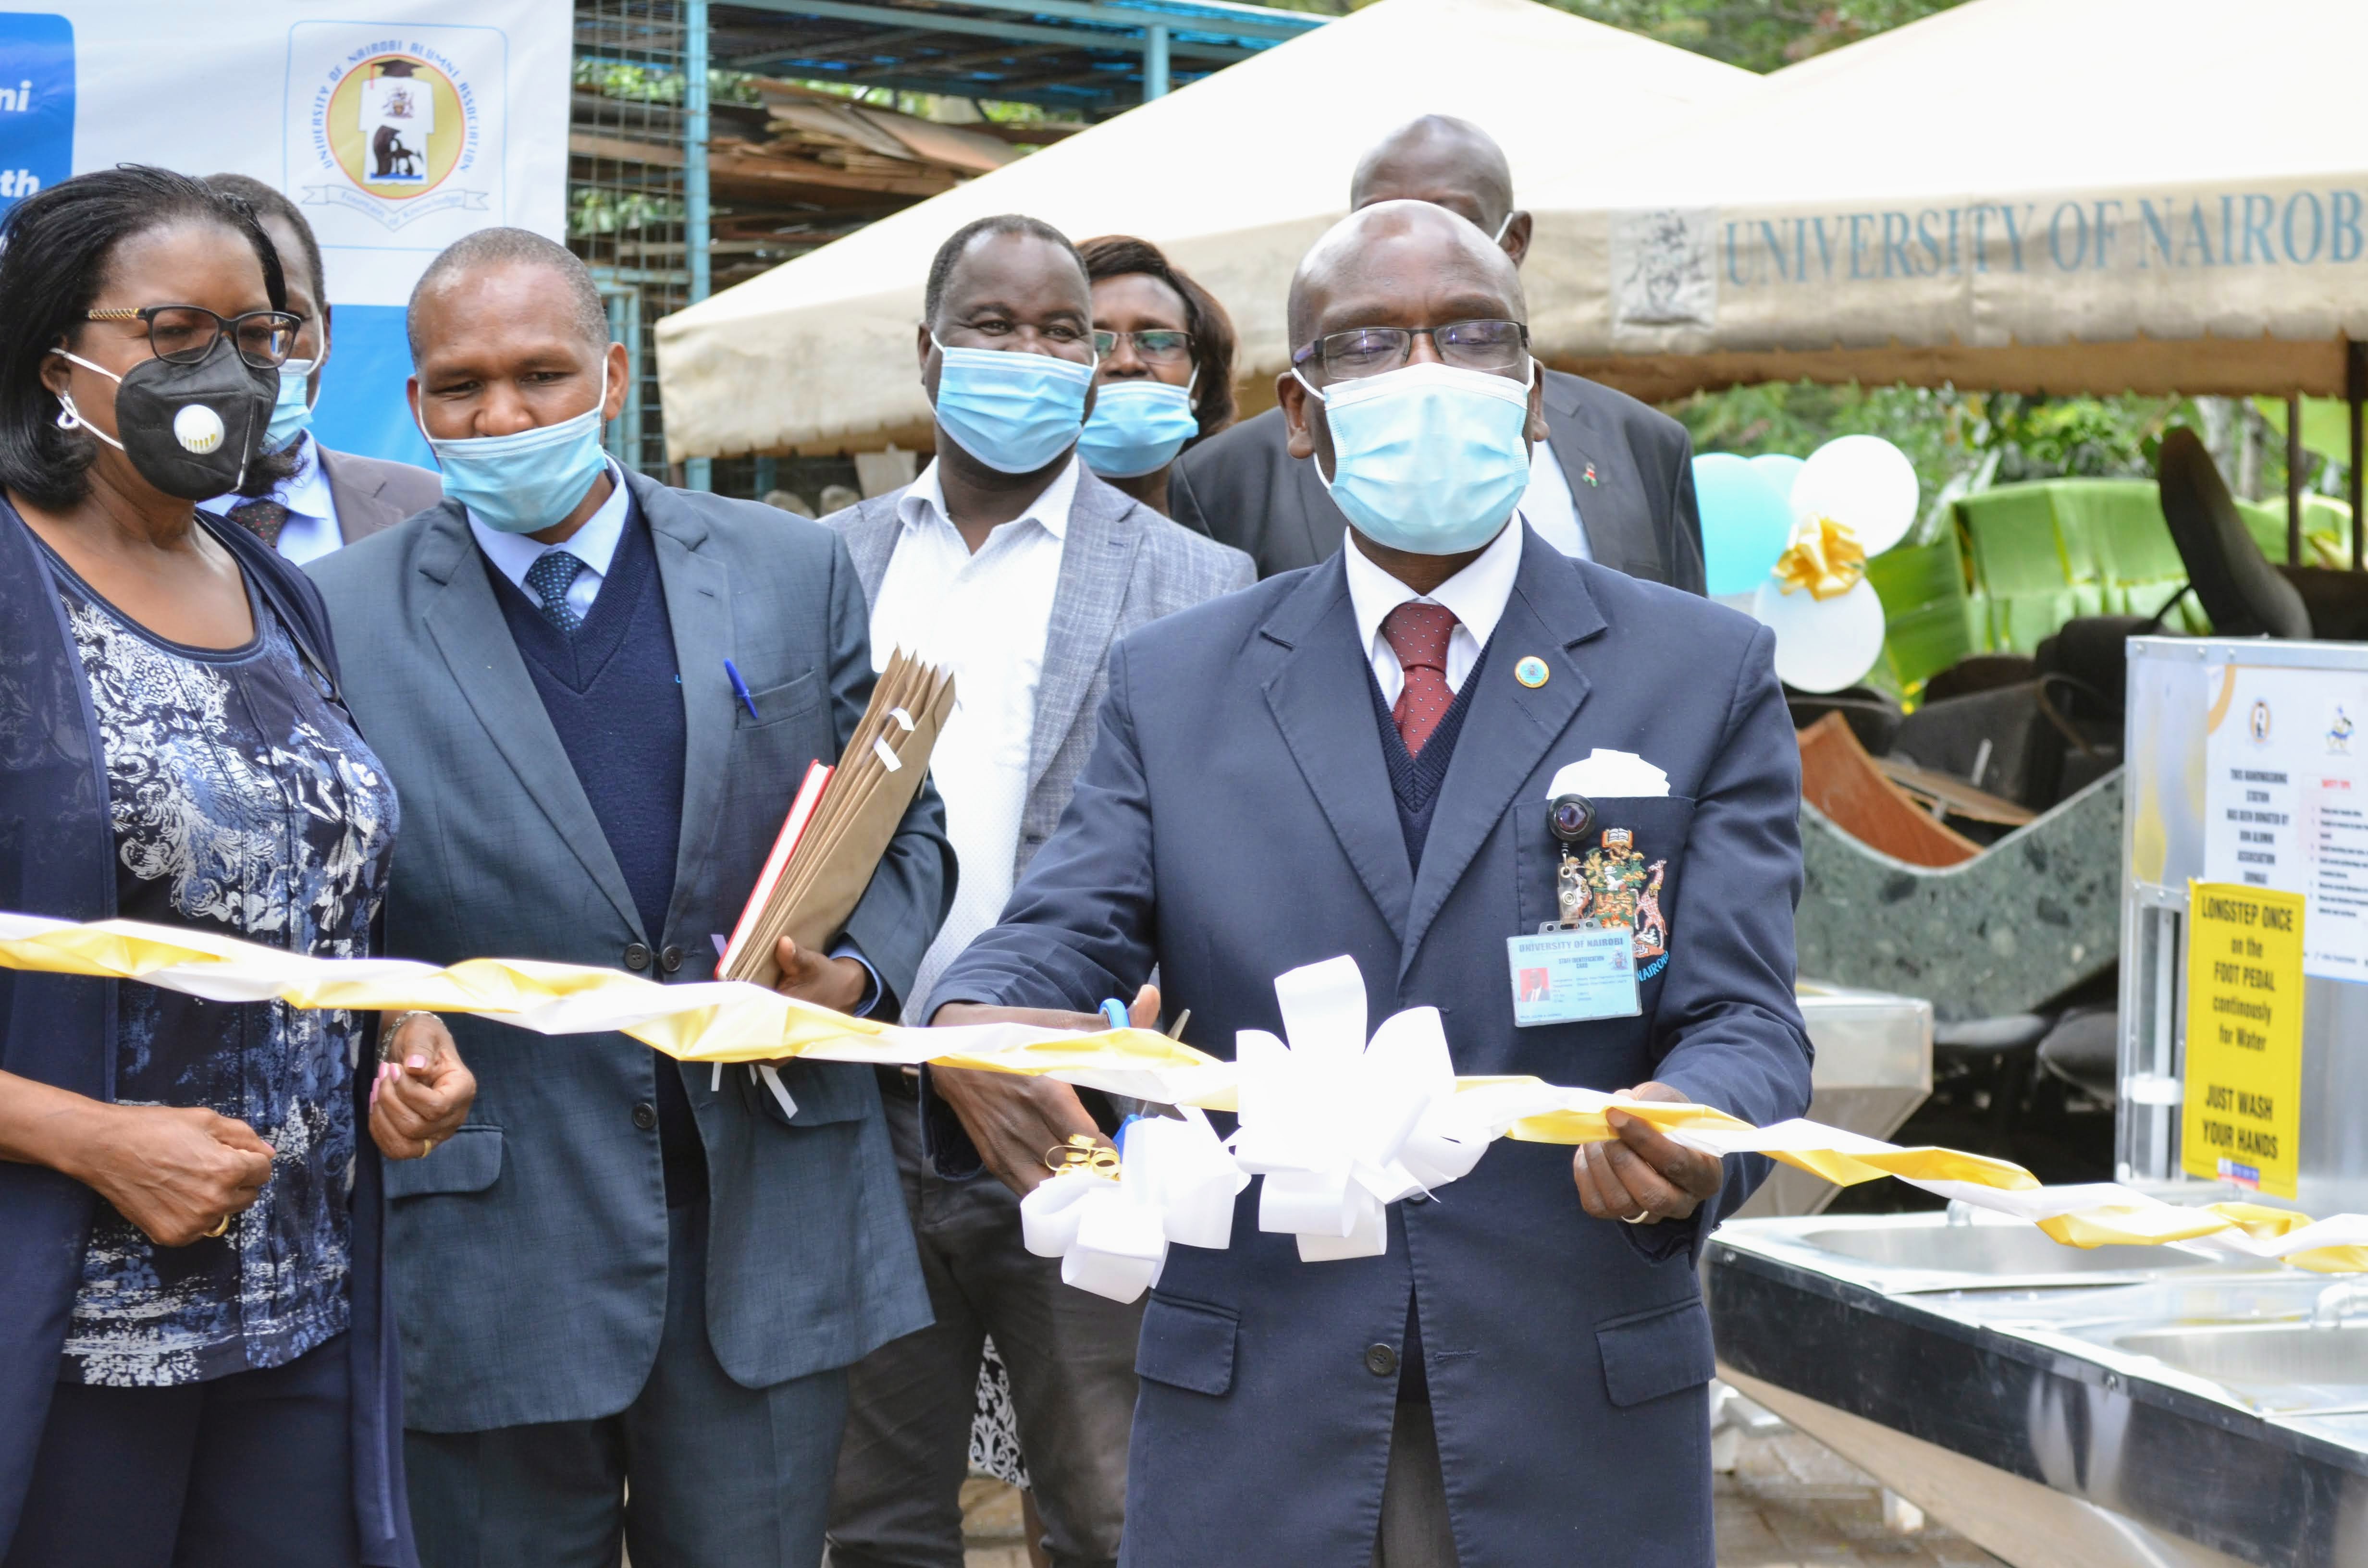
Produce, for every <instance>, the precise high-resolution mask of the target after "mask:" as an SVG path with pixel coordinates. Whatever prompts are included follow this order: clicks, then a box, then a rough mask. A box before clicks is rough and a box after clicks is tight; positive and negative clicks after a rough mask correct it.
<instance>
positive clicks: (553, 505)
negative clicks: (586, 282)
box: [419, 355, 609, 534]
mask: <svg viewBox="0 0 2368 1568" xmlns="http://www.w3.org/2000/svg"><path fill="white" fill-rule="evenodd" d="M608 401H609V360H608V357H607V356H606V355H603V356H602V357H601V360H600V395H599V396H598V397H596V398H594V399H593V400H592V406H591V407H589V408H587V409H586V410H585V411H584V412H583V413H581V414H579V415H576V416H575V418H573V419H563V420H561V421H560V422H559V423H558V424H556V425H538V426H535V427H534V428H533V429H531V430H521V431H519V432H518V434H517V435H515V436H472V437H467V438H465V439H461V440H453V441H439V440H438V439H437V438H436V437H433V436H429V435H428V434H427V430H426V429H425V428H423V429H421V431H420V432H419V433H420V435H422V436H423V437H427V445H428V447H429V449H432V450H433V451H434V452H435V454H436V462H437V465H438V467H440V468H441V469H443V471H444V494H446V495H447V496H448V497H450V499H452V500H454V501H458V502H459V503H461V505H462V506H466V507H467V508H469V512H470V515H471V516H472V517H475V518H476V519H477V521H479V522H481V523H483V524H484V525H485V526H486V527H487V528H494V529H496V530H497V531H499V532H502V533H506V534H539V533H541V531H542V530H543V529H545V528H555V527H557V526H558V525H559V524H560V523H562V522H564V521H565V520H566V517H567V514H568V513H570V512H573V511H574V510H575V508H576V506H577V505H578V504H579V503H581V502H582V501H583V499H584V496H585V494H586V492H588V491H589V490H590V489H591V488H592V482H593V481H594V480H596V479H598V478H599V477H600V471H601V469H602V468H603V467H604V466H606V464H607V462H608V460H607V459H606V458H605V457H603V456H602V455H601V452H600V410H601V408H602V407H603V406H604V405H605V404H606V403H608Z"/></svg>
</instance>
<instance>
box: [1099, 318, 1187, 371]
mask: <svg viewBox="0 0 2368 1568" xmlns="http://www.w3.org/2000/svg"><path fill="white" fill-rule="evenodd" d="M1121 343H1132V344H1133V345H1134V354H1135V358H1138V359H1141V360H1143V361H1144V363H1146V364H1151V365H1180V364H1182V363H1184V361H1185V360H1187V359H1190V358H1192V335H1191V334H1190V333H1189V332H1178V331H1177V330H1176V329H1175V328H1173V327H1166V326H1156V327H1153V328H1152V329H1151V330H1149V331H1148V332H1099V331H1098V332H1096V333H1095V334H1094V353H1095V354H1096V355H1097V356H1099V358H1104V359H1107V358H1110V356H1111V355H1113V354H1115V353H1117V352H1118V346H1119V345H1120V344H1121Z"/></svg>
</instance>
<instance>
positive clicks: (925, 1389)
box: [823, 217, 1256, 1568]
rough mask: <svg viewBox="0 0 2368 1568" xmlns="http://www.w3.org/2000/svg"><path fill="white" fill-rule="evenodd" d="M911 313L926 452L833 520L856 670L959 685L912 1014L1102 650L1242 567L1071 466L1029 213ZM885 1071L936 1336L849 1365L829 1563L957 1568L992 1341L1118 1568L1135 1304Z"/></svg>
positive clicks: (1098, 1552)
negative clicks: (1024, 1233)
mask: <svg viewBox="0 0 2368 1568" xmlns="http://www.w3.org/2000/svg"><path fill="white" fill-rule="evenodd" d="M926 312H927V316H928V321H927V324H925V325H924V327H923V328H922V331H921V334H920V336H919V340H918V347H919V355H920V361H921V379H922V382H923V384H924V385H925V386H927V387H928V391H929V396H930V402H931V403H932V405H933V406H935V407H936V408H937V410H938V444H937V446H938V455H937V457H936V459H935V460H933V461H932V462H931V463H930V464H929V466H928V468H926V469H924V470H922V472H921V473H920V475H919V477H917V478H916V479H915V480H914V482H913V483H911V484H909V485H907V486H905V488H903V489H901V490H897V491H894V492H892V493H891V494H886V495H881V496H875V497H873V498H872V499H871V500H867V501H864V502H861V503H860V504H859V505H857V506H850V507H848V508H847V509H846V510H844V511H842V512H839V513H837V514H835V515H834V516H832V517H825V518H824V519H823V521H824V523H825V526H826V527H829V528H836V529H837V530H838V532H839V533H840V534H841V536H843V537H844V538H845V540H846V541H847V548H848V554H849V555H850V556H851V557H852V558H853V560H854V562H855V570H856V574H857V575H858V576H859V577H860V579H861V581H862V584H863V588H864V592H865V594H866V595H867V596H868V597H869V598H870V601H871V647H872V657H873V658H874V659H875V660H885V659H886V658H887V657H888V656H889V654H890V653H891V652H892V651H893V650H894V649H895V648H897V647H898V646H900V645H901V646H904V647H907V648H916V649H918V650H920V651H923V652H925V653H929V654H930V655H932V656H933V657H936V658H938V659H940V660H943V661H947V662H950V663H951V664H952V665H954V668H955V676H954V690H955V697H956V701H957V704H958V706H957V710H956V712H955V714H954V717H953V719H952V720H951V722H949V723H948V725H947V727H946V731H945V733H944V734H943V735H942V736H941V737H940V738H939V742H938V746H937V750H936V752H935V753H934V754H933V756H932V757H931V759H930V772H931V775H932V777H933V778H935V779H936V781H937V784H938V788H939V792H940V793H941V794H942V795H943V796H944V798H945V802H946V824H947V829H948V833H949V835H950V836H951V838H952V839H953V842H954V851H955V854H956V856H957V858H958V859H959V861H960V864H961V869H962V875H961V879H960V882H959V885H958V888H957V891H956V893H955V897H954V906H953V913H952V914H951V915H950V916H949V917H948V919H947V921H946V924H945V926H944V928H943V929H942V930H941V931H940V932H939V936H938V939H937V941H936V943H935V944H934V945H933V946H932V947H931V948H930V949H929V952H928V956H927V957H925V958H924V959H923V960H922V961H921V968H920V973H919V974H918V975H917V976H916V978H915V980H914V983H913V985H912V987H911V988H910V989H909V990H907V991H906V992H905V995H906V996H907V997H912V998H916V999H917V998H919V997H923V996H926V995H928V992H929V987H930V983H931V982H932V981H933V979H934V978H935V976H936V975H937V973H938V971H940V970H941V969H943V968H944V967H945V965H946V964H947V963H948V962H949V961H950V960H951V959H952V958H953V957H954V956H955V955H956V954H958V953H960V952H961V951H962V949H963V948H964V947H965V946H967V945H968V944H969V942H970V940H971V938H972V937H975V936H977V935H978V934H979V933H980V932H981V931H984V930H985V929H986V928H987V927H989V926H993V925H994V924H995V922H996V918H997V917H998V916H999V915H1001V914H1002V910H1003V904H1004V902H1005V900H1006V899H1007V898H1008V897H1009V895H1010V892H1011V888H1012V884H1013V883H1014V881H1016V880H1017V879H1018V877H1019V873H1020V872H1021V871H1022V870H1023V869H1026V867H1027V865H1028V862H1029V861H1030V859H1031V858H1033V857H1034V855H1035V853H1036V850H1037V847H1038V846H1041V845H1042V844H1043V842H1044V841H1045V839H1046V838H1048V837H1050V836H1051V835H1052V832H1053V825H1054V824H1056V823H1057V822H1058V821H1059V820H1060V818H1061V815H1062V813H1063V812H1064V811H1065V810H1066V809H1067V807H1068V804H1069V793H1070V790H1071V787H1072V786H1073V785H1074V784H1075V782H1076V777H1077V773H1078V770H1079V769H1080V768H1082V767H1084V766H1085V761H1086V755H1087V752H1088V751H1089V750H1090V749H1091V746H1092V743H1093V734H1094V714H1095V712H1096V711H1097V710H1099V708H1100V706H1101V701H1102V696H1103V693H1104V692H1105V690H1106V689H1107V688H1108V686H1109V676H1108V674H1107V665H1108V661H1109V656H1110V644H1111V643H1112V642H1114V641H1115V640H1116V639H1117V638H1119V637H1121V636H1122V635H1124V634H1125V633H1127V632H1129V631H1133V630H1134V629H1135V628H1137V627H1139V626H1142V625H1144V624H1145V623H1147V622H1149V621H1153V620H1156V619H1159V618H1160V617H1161V616H1164V615H1167V614H1170V613H1172V612H1173V611H1176V610H1180V609H1185V608H1190V606H1193V605H1196V604H1199V603H1201V601H1203V600H1206V599H1210V598H1213V597H1216V596H1217V595H1219V594H1223V593H1227V592H1230V591H1231V590H1233V589H1235V588H1243V587H1247V586H1248V585H1250V584H1251V583H1252V582H1253V581H1255V579H1256V569H1255V568H1254V567H1253V565H1252V564H1251V562H1250V559H1249V557H1248V556H1247V555H1245V554H1243V553H1242V552H1241V551H1237V550H1233V549H1230V548H1228V547H1226V546H1224V545H1220V544H1217V543H1214V542H1212V541H1211V540H1206V539H1203V538H1201V537H1200V536H1199V535H1197V534H1194V533H1191V532H1190V531H1188V530H1187V529H1184V528H1178V526H1176V525H1175V524H1174V523H1171V522H1169V521H1168V520H1167V518H1165V517H1161V516H1160V515H1159V514H1158V513H1156V512H1155V511H1153V510H1151V509H1150V508H1148V507H1146V506H1143V505H1142V504H1141V503H1139V502H1137V501H1134V500H1133V499H1132V498H1131V497H1129V496H1127V495H1124V494H1121V493H1120V492H1119V491H1117V490H1115V489H1113V488H1111V487H1110V485H1107V484H1105V483H1102V482H1101V481H1100V480H1099V479H1097V478H1095V477H1094V476H1093V474H1092V473H1091V472H1088V471H1087V469H1086V467H1085V465H1084V464H1083V463H1082V462H1080V461H1079V460H1078V459H1077V456H1076V436H1077V430H1078V428H1079V427H1080V426H1081V425H1082V422H1083V419H1084V416H1085V415H1086V413H1087V411H1089V410H1090V408H1091V399H1090V393H1089V392H1087V390H1086V389H1087V381H1089V379H1090V369H1091V366H1092V364H1093V349H1092V339H1093V315H1092V291H1091V289H1090V287H1089V286H1088V284H1087V280H1086V271H1085V266H1084V264H1083V262H1081V261H1080V260H1079V259H1078V257H1077V253H1076V250H1075V248H1074V247H1072V246H1071V245H1070V244H1069V242H1068V241H1067V240H1066V239H1064V238H1063V237H1062V235H1061V234H1060V233H1058V232H1057V231H1055V230H1053V229H1051V228H1049V227H1047V226H1046V225H1044V224H1042V223H1040V222H1036V221H1034V220H1032V219H1027V218H1018V217H1007V218H988V219H984V220H981V221H980V222H976V223H973V224H971V225H969V226H968V227H966V228H964V229H962V230H961V231H959V232H958V233H955V234H954V235H953V236H952V237H951V239H949V240H948V241H947V242H946V244H945V245H944V246H943V247H942V248H941V249H940V250H939V253H938V256H937V260H936V262H935V263H934V264H933V265H932V267H930V272H929V286H928V298H927V301H926ZM982 350H986V351H990V352H982ZM1064 435H1065V437H1066V438H1065V439H1064V438H1063V437H1064ZM1111 874H1112V875H1113V876H1125V875H1128V874H1130V873H1129V870H1128V869H1125V868H1115V867H1114V868H1112V869H1111ZM1154 1006H1156V1005H1154ZM911 1021H916V1022H917V1021H919V1020H917V1019H915V1020H911ZM931 1076H932V1080H933V1082H934V1083H935V1084H936V1085H937V1087H938V1088H939V1091H940V1092H941V1093H945V1094H949V1095H951V1094H958V1093H961V1092H962V1091H963V1090H965V1089H967V1090H968V1091H969V1092H970V1094H971V1095H973V1096H975V1098H976V1099H977V1100H980V1101H988V1102H992V1103H993V1105H994V1107H995V1108H994V1109H993V1110H992V1111H991V1112H988V1113H987V1114H991V1115H994V1116H996V1117H998V1118H1001V1119H1005V1120H1006V1121H1007V1122H1008V1123H1012V1124H1017V1125H1020V1126H1024V1127H1026V1128H1029V1129H1030V1130H1031V1131H1030V1133H1029V1136H1030V1138H1031V1140H1032V1141H1033V1144H1034V1146H1036V1147H1040V1148H1049V1147H1051V1146H1052V1145H1053V1144H1056V1143H1059V1142H1062V1141H1063V1140H1064V1138H1066V1137H1067V1136H1068V1135H1070V1134H1071V1133H1074V1132H1082V1133H1085V1134H1087V1135H1092V1136H1099V1135H1100V1134H1103V1133H1107V1132H1109V1131H1111V1130H1112V1129H1113V1128H1114V1127H1115V1125H1116V1119H1115V1118H1114V1117H1113V1116H1112V1115H1111V1108H1110V1106H1108V1105H1107V1104H1106V1103H1101V1096H1096V1095H1093V1094H1091V1093H1090V1092H1088V1093H1087V1095H1086V1096H1083V1097H1082V1098H1081V1097H1080V1096H1079V1094H1078V1092H1077V1091H1076V1090H1075V1089H1072V1088H1070V1087H1068V1086H1067V1085H1061V1084H1054V1083H1052V1082H1050V1081H1049V1080H1044V1081H1038V1080H1032V1079H1024V1078H1017V1077H1012V1076H1009V1075H1007V1074H957V1073H945V1074H937V1073H933V1074H931ZM882 1079H883V1085H882V1086H883V1088H885V1089H886V1090H887V1091H888V1100H887V1103H888V1110H889V1129H890V1138H891V1142H893V1144H894V1147H895V1151H896V1159H897V1165H898V1168H899V1172H900V1174H901V1176H902V1177H903V1180H904V1187H905V1201H906V1202H907V1204H909V1205H910V1207H911V1210H912V1216H913V1228H914V1232H915V1234H916V1239H917V1240H918V1242H919V1244H920V1250H921V1267H922V1273H923V1276H924V1278H926V1279H927V1280H928V1288H929V1301H930V1305H931V1307H932V1308H933V1309H934V1311H935V1312H936V1315H937V1322H936V1324H934V1325H933V1326H932V1327H929V1328H927V1329H924V1330H922V1331H921V1332H920V1333H917V1334H912V1335H905V1337H904V1338H902V1339H899V1340H896V1341H894V1343H892V1344H889V1345H885V1346H882V1347H881V1348H880V1349H878V1350H875V1351H873V1352H872V1353H871V1355H870V1356H868V1357H866V1358H864V1359H863V1360H861V1361H860V1362H858V1363H857V1364H856V1367H855V1369H854V1374H853V1381H852V1382H851V1383H850V1385H849V1391H848V1392H849V1411H848V1430H847V1440H846V1446H845V1448H844V1449H843V1450H842V1452H841V1454H840V1459H839V1469H838V1481H837V1491H836V1494H835V1495H834V1496H833V1499H832V1504H831V1517H830V1542H831V1562H832V1564H833V1565H834V1568H939V1565H943V1568H960V1565H961V1563H962V1509H961V1503H960V1493H961V1489H962V1478H963V1475H964V1473H965V1471H966V1469H967V1462H966V1461H967V1458H968V1453H969V1447H970V1430H971V1415H972V1412H973V1404H974V1400H973V1395H974V1391H975V1389H976V1387H977V1383H978V1372H979V1361H980V1355H981V1342H982V1340H983V1339H985V1337H986V1336H987V1335H993V1337H994V1340H995V1344H996V1349H997V1350H998V1351H999V1352H1000V1354H1001V1356H1002V1358H1003V1361H1004V1364H1005V1366H1006V1367H1007V1368H1008V1370H1009V1373H1010V1378H1011V1393H1012V1403H1013V1406H1014V1408H1015V1410H1016V1412H1017V1414H1018V1416H1019V1441H1020V1448H1021V1451H1022V1453H1023V1455H1024V1456H1025V1459H1026V1460H1027V1464H1028V1468H1029V1471H1030V1481H1031V1483H1032V1484H1033V1489H1034V1492H1035V1495H1036V1502H1037V1506H1038V1510H1039V1512H1040V1513H1041V1515H1042V1518H1043V1521H1044V1527H1045V1539H1044V1545H1045V1549H1046V1550H1047V1551H1049V1552H1050V1554H1051V1557H1052V1560H1053V1562H1054V1563H1056V1564H1059V1565H1060V1568H1087V1565H1091V1564H1109V1563H1112V1562H1115V1561H1116V1559H1117V1556H1118V1545H1119V1531H1120V1527H1121V1522H1122V1517H1123V1510H1124V1500H1125V1490H1126V1449H1127V1431H1128V1427H1129V1425H1130V1423H1131V1422H1132V1420H1133V1412H1134V1398H1135V1376H1134V1351H1135V1338H1136V1334H1137V1330H1138V1328H1139V1327H1140V1324H1141V1319H1142V1309H1141V1307H1140V1306H1139V1305H1136V1306H1126V1305H1121V1304H1119V1303H1118V1302H1115V1301H1105V1300H1103V1299H1102V1298H1100V1297H1099V1296H1091V1295H1088V1294H1087V1293H1086V1292H1085V1291H1082V1290H1070V1289H1068V1288H1066V1287H1064V1285H1062V1283H1061V1281H1060V1272H1061V1266H1060V1264H1059V1262H1058V1261H1057V1260H1055V1259H1049V1258H1040V1257H1036V1256H1030V1254H1029V1252H1028V1251H1027V1249H1026V1247H1025V1246H1024V1245H1022V1244H1021V1240H1020V1225H1019V1195H1018V1194H1017V1193H1016V1192H1014V1191H1013V1190H1012V1189H1011V1188H1010V1187H1007V1186H1006V1185H1005V1184H1004V1183H1003V1182H1000V1181H997V1180H996V1179H995V1178H994V1177H993V1176H985V1175H982V1174H981V1173H980V1171H979V1167H978V1165H977V1163H976V1162H975V1160H973V1161H971V1162H970V1163H969V1166H968V1169H967V1171H952V1170H949V1169H948V1168H947V1167H946V1166H945V1165H943V1164H942V1163H939V1164H938V1165H935V1166H933V1165H932V1164H931V1162H930V1159H929V1151H928V1148H926V1147H925V1145H934V1144H935V1142H937V1140H935V1139H933V1138H931V1137H930V1136H929V1135H928V1130H925V1129H924V1128H923V1126H922V1124H921V1114H920V1101H919V1098H918V1096H917V1093H916V1090H917V1075H915V1076H907V1075H906V1074H903V1073H900V1072H894V1071H886V1072H883V1073H882ZM1088 1102H1092V1103H1090V1104H1089V1103H1088ZM1047 1174H1048V1173H1047V1172H1045V1171H1043V1170H1042V1169H1040V1170H1038V1171H1036V1172H1035V1173H1034V1175H1035V1178H1036V1179H1037V1180H1042V1179H1043V1178H1044V1176H1046V1175H1047ZM950 1178H951V1179H950Z"/></svg>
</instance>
